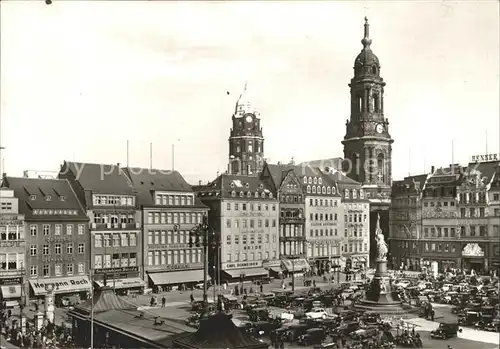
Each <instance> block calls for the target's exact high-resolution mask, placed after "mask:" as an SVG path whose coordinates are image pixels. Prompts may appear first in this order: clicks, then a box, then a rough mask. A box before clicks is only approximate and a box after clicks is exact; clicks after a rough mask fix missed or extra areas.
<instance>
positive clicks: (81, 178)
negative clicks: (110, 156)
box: [59, 161, 135, 195]
mask: <svg viewBox="0 0 500 349" xmlns="http://www.w3.org/2000/svg"><path fill="white" fill-rule="evenodd" d="M66 176H70V177H72V178H74V179H76V180H77V181H78V183H80V185H81V187H82V188H83V189H84V190H90V191H92V193H93V194H113V195H134V194H135V193H134V190H133V187H132V184H131V183H130V181H129V179H128V177H127V176H126V175H125V173H123V171H122V170H121V168H120V165H119V164H116V165H112V164H92V163H83V162H70V161H64V163H63V164H62V165H61V170H60V171H59V178H66Z"/></svg>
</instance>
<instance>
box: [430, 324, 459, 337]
mask: <svg viewBox="0 0 500 349" xmlns="http://www.w3.org/2000/svg"><path fill="white" fill-rule="evenodd" d="M458 332H462V329H461V328H459V327H458V324H456V323H445V322H441V323H440V324H439V327H438V328H437V329H435V330H434V331H431V337H432V338H436V339H448V338H452V337H456V336H457V335H458Z"/></svg>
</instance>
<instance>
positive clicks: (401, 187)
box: [391, 174, 429, 197]
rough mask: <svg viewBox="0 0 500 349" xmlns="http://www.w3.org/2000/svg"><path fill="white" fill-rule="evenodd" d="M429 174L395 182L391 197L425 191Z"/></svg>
mask: <svg viewBox="0 0 500 349" xmlns="http://www.w3.org/2000/svg"><path fill="white" fill-rule="evenodd" d="M428 177H429V175H428V174H421V175H414V176H408V177H405V178H404V179H403V180H399V181H393V182H392V190H391V196H393V197H395V196H398V195H403V194H404V195H408V194H410V193H417V192H421V191H422V190H424V187H425V183H426V181H427V178H428Z"/></svg>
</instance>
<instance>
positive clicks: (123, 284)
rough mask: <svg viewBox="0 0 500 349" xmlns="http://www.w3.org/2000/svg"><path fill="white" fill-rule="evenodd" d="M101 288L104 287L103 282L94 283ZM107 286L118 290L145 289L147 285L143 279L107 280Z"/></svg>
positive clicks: (96, 281)
mask: <svg viewBox="0 0 500 349" xmlns="http://www.w3.org/2000/svg"><path fill="white" fill-rule="evenodd" d="M94 282H95V283H96V284H97V285H98V286H99V287H103V286H104V281H103V280H95V281H94ZM106 286H108V287H112V288H118V289H124V288H135V287H144V286H146V283H145V282H144V281H143V280H142V279H141V278H127V279H107V280H106Z"/></svg>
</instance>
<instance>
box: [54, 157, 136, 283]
mask: <svg viewBox="0 0 500 349" xmlns="http://www.w3.org/2000/svg"><path fill="white" fill-rule="evenodd" d="M59 178H65V179H67V180H68V181H69V183H70V184H71V186H72V188H73V190H74V191H75V192H76V194H77V196H78V198H79V200H80V202H81V204H82V205H83V207H84V208H85V209H86V211H87V215H88V217H89V219H90V234H91V250H90V267H91V269H92V271H93V281H94V282H95V283H96V284H97V286H98V287H103V286H105V285H107V286H111V287H113V288H115V289H116V290H119V291H120V292H127V290H134V291H141V290H142V289H143V288H144V287H145V283H144V281H143V280H142V278H141V275H142V272H143V270H142V260H143V258H142V240H143V238H142V235H141V219H140V218H141V212H140V211H139V210H138V209H137V203H136V194H135V191H134V188H133V186H132V183H131V182H130V180H129V179H128V177H127V176H126V175H125V173H124V172H123V170H122V169H121V168H120V165H119V164H117V165H104V164H90V163H77V162H67V161H65V162H64V164H63V165H62V166H61V170H60V172H59Z"/></svg>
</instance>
